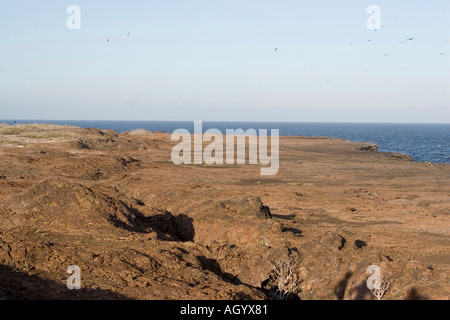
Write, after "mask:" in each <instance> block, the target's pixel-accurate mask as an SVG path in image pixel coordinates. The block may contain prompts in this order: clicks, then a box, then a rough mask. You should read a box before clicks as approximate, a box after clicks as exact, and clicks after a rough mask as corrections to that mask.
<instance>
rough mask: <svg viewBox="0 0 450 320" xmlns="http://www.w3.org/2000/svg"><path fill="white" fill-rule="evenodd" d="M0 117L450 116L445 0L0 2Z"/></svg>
mask: <svg viewBox="0 0 450 320" xmlns="http://www.w3.org/2000/svg"><path fill="white" fill-rule="evenodd" d="M71 5H76V6H78V7H79V8H80V20H79V21H80V25H79V26H80V29H69V28H68V26H67V20H68V19H69V21H74V20H72V19H71V13H69V14H68V13H67V8H68V7H69V6H71ZM370 5H377V6H378V7H379V8H380V21H381V26H382V28H381V29H379V30H377V31H374V30H371V29H369V28H368V26H367V20H368V19H369V17H370V16H371V14H370V13H368V12H367V8H368V7H369V6H370ZM128 33H129V34H128ZM106 38H108V39H109V41H107V40H106ZM408 38H414V39H413V40H406V39H408ZM369 40H371V41H369ZM275 48H277V49H276V50H275ZM0 119H12V120H20V119H23V120H25V119H33V120H34V119H36V120H168V121H169V120H183V121H191V120H203V121H290V122H399V123H450V1H448V0H428V1H425V0H422V1H416V0H395V1H393V0H386V1H381V0H371V1H365V0H342V1H335V0H308V1H302V0H239V1H238V0H135V1H122V0H118V1H103V0H70V1H65V0H40V1H29V0H14V1H6V0H1V1H0Z"/></svg>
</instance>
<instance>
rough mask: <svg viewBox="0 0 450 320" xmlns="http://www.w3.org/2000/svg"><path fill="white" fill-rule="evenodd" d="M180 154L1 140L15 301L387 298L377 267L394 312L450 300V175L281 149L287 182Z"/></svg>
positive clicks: (116, 138) (26, 137) (82, 134)
mask: <svg viewBox="0 0 450 320" xmlns="http://www.w3.org/2000/svg"><path fill="white" fill-rule="evenodd" d="M175 145H176V142H171V139H170V134H168V133H161V132H159V133H150V132H147V131H145V130H139V131H132V132H125V133H121V134H118V133H116V132H114V131H111V130H98V129H79V128H72V127H58V126H45V125H41V126H39V125H36V126H25V125H22V127H21V126H19V125H16V126H5V125H3V126H1V127H0V163H1V165H0V299H164V300H166V299H278V298H287V299H376V298H375V296H374V295H373V294H372V293H371V292H370V290H369V289H368V288H367V285H366V279H367V278H368V277H369V276H370V274H369V273H367V268H368V267H369V266H371V265H374V266H379V267H380V270H381V277H382V279H383V280H384V281H386V282H389V288H388V290H387V291H386V292H385V295H384V296H383V297H382V299H448V298H449V297H450V278H449V276H450V250H449V248H450V238H449V236H450V215H449V213H450V165H446V164H432V163H416V162H413V161H411V158H410V157H409V156H407V155H401V154H393V153H382V152H377V151H376V150H377V148H376V146H374V145H371V144H369V143H367V144H363V143H351V142H348V141H344V140H339V139H332V138H307V137H281V138H280V170H279V172H278V174H277V175H274V176H261V175H260V167H261V165H260V164H258V165H249V164H246V165H211V166H208V165H178V166H177V165H175V164H173V163H172V161H171V150H172V148H173V147H174V146H175ZM71 265H77V266H79V267H80V269H81V287H82V288H81V289H80V290H69V289H68V288H67V286H66V281H67V278H68V277H69V274H68V273H67V268H68V267H69V266H71ZM283 276H285V278H286V279H282V277H283ZM284 280H285V281H284Z"/></svg>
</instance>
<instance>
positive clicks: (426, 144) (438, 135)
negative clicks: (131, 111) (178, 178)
mask: <svg viewBox="0 0 450 320" xmlns="http://www.w3.org/2000/svg"><path fill="white" fill-rule="evenodd" d="M0 123H9V124H13V123H14V121H11V120H0ZM17 123H52V124H62V125H64V124H67V125H73V126H78V127H82V128H99V129H112V130H115V131H117V132H124V131H129V130H133V129H147V130H149V131H164V132H173V131H174V130H176V129H180V128H184V129H187V130H189V131H190V132H193V131H194V123H193V122H192V121H190V122H187V121H183V122H181V121H95V120H92V121H85V120H80V121H76V120H67V121H64V120H48V121H43V120H39V121H37V120H26V121H25V120H20V121H17ZM210 128H216V129H219V130H221V131H222V132H223V133H225V130H226V129H238V128H241V129H244V130H247V129H250V128H253V129H256V130H258V129H279V130H280V135H281V136H321V137H333V138H341V139H346V140H349V141H354V142H370V143H375V144H377V145H378V146H379V151H385V152H396V153H405V154H409V155H411V156H412V157H413V159H414V161H417V162H423V161H430V162H434V163H450V124H393V123H315V122H298V123H295V122H212V121H205V122H203V130H207V129H210ZM269 132H270V131H269Z"/></svg>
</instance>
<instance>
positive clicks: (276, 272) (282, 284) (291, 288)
mask: <svg viewBox="0 0 450 320" xmlns="http://www.w3.org/2000/svg"><path fill="white" fill-rule="evenodd" d="M300 260H301V259H300V256H299V255H298V254H293V255H290V256H288V257H287V258H286V259H275V260H274V261H272V262H269V263H270V265H271V266H272V269H273V275H272V280H273V281H274V283H275V285H276V290H274V291H272V292H271V296H272V298H274V299H275V300H287V299H288V297H289V296H290V295H291V294H294V295H296V294H298V293H299V292H300V279H299V276H298V273H297V272H296V268H297V266H298V264H299V263H300Z"/></svg>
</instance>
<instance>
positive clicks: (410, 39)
mask: <svg viewBox="0 0 450 320" xmlns="http://www.w3.org/2000/svg"><path fill="white" fill-rule="evenodd" d="M413 40H414V38H408V39H406V41H413Z"/></svg>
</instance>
